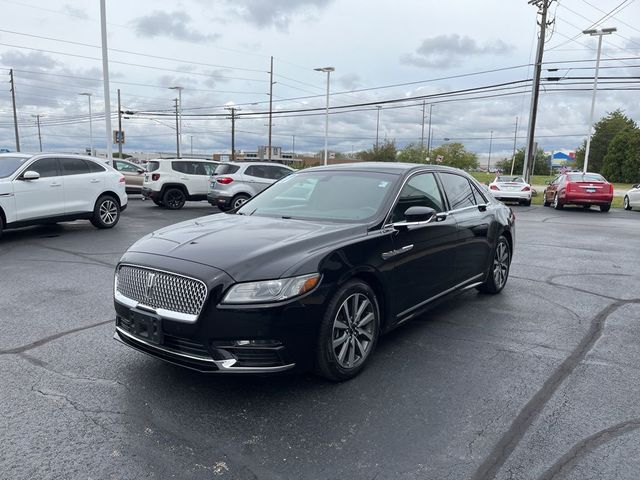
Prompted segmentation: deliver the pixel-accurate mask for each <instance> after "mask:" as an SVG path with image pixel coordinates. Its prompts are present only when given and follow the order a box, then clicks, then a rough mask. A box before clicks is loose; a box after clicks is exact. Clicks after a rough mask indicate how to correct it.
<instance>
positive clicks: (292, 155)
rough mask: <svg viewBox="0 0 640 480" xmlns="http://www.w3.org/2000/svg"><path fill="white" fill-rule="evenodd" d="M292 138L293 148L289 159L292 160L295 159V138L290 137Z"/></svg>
mask: <svg viewBox="0 0 640 480" xmlns="http://www.w3.org/2000/svg"><path fill="white" fill-rule="evenodd" d="M292 137H293V146H292V147H291V150H292V152H291V158H292V159H294V158H296V136H295V135H292Z"/></svg>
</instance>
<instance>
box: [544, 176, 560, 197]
mask: <svg viewBox="0 0 640 480" xmlns="http://www.w3.org/2000/svg"><path fill="white" fill-rule="evenodd" d="M563 176H564V175H558V176H557V177H556V178H554V179H553V180H552V181H551V183H549V185H548V186H547V188H546V189H545V194H544V199H545V201H546V202H547V203H551V201H553V197H555V195H556V192H557V191H558V187H559V185H560V184H561V183H562V177H563Z"/></svg>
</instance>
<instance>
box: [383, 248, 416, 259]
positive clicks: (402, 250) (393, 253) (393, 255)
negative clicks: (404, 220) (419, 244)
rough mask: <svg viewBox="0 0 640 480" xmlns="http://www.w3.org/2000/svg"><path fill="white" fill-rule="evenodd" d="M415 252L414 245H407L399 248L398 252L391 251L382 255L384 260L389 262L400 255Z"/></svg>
mask: <svg viewBox="0 0 640 480" xmlns="http://www.w3.org/2000/svg"><path fill="white" fill-rule="evenodd" d="M411 250H413V245H405V246H404V247H401V248H398V249H397V250H391V251H390V252H384V253H383V254H382V259H383V260H389V259H390V258H392V257H395V256H396V255H400V254H402V253H406V252H409V251H411Z"/></svg>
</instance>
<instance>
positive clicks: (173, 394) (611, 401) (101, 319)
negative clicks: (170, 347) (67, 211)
mask: <svg viewBox="0 0 640 480" xmlns="http://www.w3.org/2000/svg"><path fill="white" fill-rule="evenodd" d="M514 210H515V211H516V215H517V243H516V252H515V256H514V261H513V266H512V271H511V278H510V280H509V283H508V284H507V287H506V288H505V290H504V291H503V292H502V294H500V295H498V296H488V295H480V294H477V293H476V292H475V291H469V292H465V293H463V294H461V295H459V296H458V297H456V298H455V299H453V300H449V301H446V302H444V303H442V304H441V305H439V306H438V307H436V308H435V309H434V310H432V311H431V312H429V313H427V314H426V315H423V316H422V317H420V318H417V319H416V320H414V321H412V322H409V323H408V324H406V325H405V326H403V327H402V328H400V329H397V330H395V331H393V332H392V333H390V334H389V335H387V336H386V337H384V338H383V339H382V341H381V343H380V345H379V346H378V349H377V351H376V354H375V355H374V357H373V358H372V362H371V365H370V366H369V368H367V369H366V370H365V371H364V372H363V374H362V375H361V376H359V377H358V378H356V379H355V380H352V381H350V382H347V383H343V384H331V383H327V382H325V381H323V380H321V379H318V378H316V377H314V376H312V375H285V376H271V377H268V376H261V377H229V376H224V377H223V376H207V375H203V374H198V373H195V372H191V371H187V370H183V369H180V368H178V367H174V366H172V365H167V364H164V363H162V362H160V361H159V360H155V359H153V358H149V357H147V356H145V355H142V354H140V353H138V352H135V351H133V350H130V349H128V348H126V347H124V346H122V345H120V344H118V343H116V342H115V341H113V340H112V338H111V337H112V334H113V323H112V322H113V317H114V313H113V306H112V284H113V267H114V266H115V264H116V262H117V260H118V258H119V257H120V255H121V254H122V252H123V251H124V250H125V249H126V248H127V247H128V246H129V245H130V244H131V243H133V242H134V241H135V240H137V239H138V238H139V237H141V236H142V235H144V234H145V233H147V232H149V231H152V230H154V229H157V228H160V227H162V226H165V225H169V224H172V223H176V222H178V221H181V220H185V219H188V218H193V217H197V216H200V215H205V214H209V213H211V212H212V211H214V210H212V209H211V207H210V206H209V205H208V204H204V203H188V204H187V207H185V208H184V209H183V210H180V211H166V210H161V209H159V208H157V207H155V206H154V205H153V204H152V203H150V202H141V201H140V200H139V199H137V198H136V197H132V198H131V200H130V207H129V209H128V210H127V211H126V212H125V213H124V215H123V217H122V219H121V221H120V224H119V225H118V226H117V227H116V228H115V229H113V230H106V231H99V230H96V229H94V228H93V227H92V226H91V225H90V224H89V223H88V222H73V223H64V224H59V225H57V226H47V227H33V228H28V229H22V230H18V231H9V232H5V235H4V237H3V238H2V240H0V292H1V294H0V326H1V327H2V335H0V385H1V388H0V479H5V478H6V479H12V480H13V479H31V478H39V479H49V478H51V479H54V478H65V479H76V478H78V479H88V478H91V479H109V478H114V479H143V478H179V479H213V478H230V479H253V478H258V479H263V478H264V479H287V478H308V479H317V478H323V479H324V478H326V479H342V478H353V479H373V478H378V479H383V478H397V479H438V480H445V479H451V480H454V479H455V480H458V479H474V480H480V479H483V480H484V479H487V480H489V479H494V478H495V479H499V480H506V479H518V480H521V479H532V480H537V479H539V480H550V479H556V480H557V479H571V480H578V479H581V480H583V479H604V478H606V479H629V480H631V479H634V480H635V479H636V478H637V477H638V473H637V472H638V471H640V402H638V398H640V381H639V377H640V368H639V367H640V341H638V339H640V288H639V287H640V272H639V271H638V265H640V250H639V249H638V238H639V237H640V235H639V234H640V212H625V211H622V210H612V211H611V212H610V213H608V214H601V213H599V212H597V211H595V210H593V211H583V210H582V209H581V208H580V209H571V208H567V209H566V210H565V211H562V212H555V211H553V210H550V209H547V208H543V207H529V208H526V207H514Z"/></svg>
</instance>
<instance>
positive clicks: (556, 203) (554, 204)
mask: <svg viewBox="0 0 640 480" xmlns="http://www.w3.org/2000/svg"><path fill="white" fill-rule="evenodd" d="M551 206H552V207H553V208H555V209H556V210H562V207H564V205H563V204H562V203H560V199H558V194H557V193H556V194H555V195H554V196H553V202H551Z"/></svg>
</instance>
